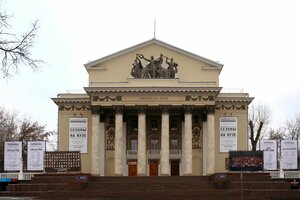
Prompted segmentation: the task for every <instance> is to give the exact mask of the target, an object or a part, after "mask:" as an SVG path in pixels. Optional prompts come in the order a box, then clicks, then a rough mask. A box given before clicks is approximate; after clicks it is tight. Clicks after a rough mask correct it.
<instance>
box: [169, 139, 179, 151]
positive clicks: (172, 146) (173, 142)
mask: <svg viewBox="0 0 300 200" xmlns="http://www.w3.org/2000/svg"><path fill="white" fill-rule="evenodd" d="M170 143H171V144H170V149H179V142H178V139H171V141H170Z"/></svg>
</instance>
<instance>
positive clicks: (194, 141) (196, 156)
mask: <svg viewBox="0 0 300 200" xmlns="http://www.w3.org/2000/svg"><path fill="white" fill-rule="evenodd" d="M85 68H86V70H87V72H88V75H89V83H88V86H87V87H84V90H85V93H83V94H72V93H62V94H58V96H57V98H53V99H52V100H53V101H54V102H55V103H56V104H57V106H58V133H59V141H58V142H59V143H58V144H59V150H60V151H73V150H79V151H81V169H82V172H87V173H92V174H94V175H100V176H178V175H179V176H184V175H208V174H213V173H215V172H225V171H227V167H226V162H227V159H228V152H229V151H236V150H246V149H247V115H248V105H249V104H250V103H251V101H252V100H253V98H251V97H249V95H248V94H247V93H222V92H221V90H222V87H220V86H219V75H220V73H221V71H222V68H223V65H222V64H220V63H218V62H214V61H212V60H209V59H206V58H203V57H201V56H198V55H195V54H192V53H190V52H187V51H185V50H182V49H179V48H176V47H174V46H172V45H169V44H167V43H164V42H162V41H159V40H157V39H152V40H149V41H146V42H144V43H141V44H138V45H136V46H133V47H130V48H127V49H125V50H122V51H119V52H117V53H115V54H112V55H109V56H106V57H104V58H101V59H98V60H95V61H92V62H89V63H87V64H85ZM233 78H234V77H233Z"/></svg>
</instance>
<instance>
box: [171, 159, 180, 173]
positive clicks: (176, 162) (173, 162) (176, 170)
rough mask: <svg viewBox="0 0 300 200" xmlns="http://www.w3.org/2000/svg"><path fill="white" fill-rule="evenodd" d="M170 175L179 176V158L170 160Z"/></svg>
mask: <svg viewBox="0 0 300 200" xmlns="http://www.w3.org/2000/svg"><path fill="white" fill-rule="evenodd" d="M171 176H179V160H171Z"/></svg>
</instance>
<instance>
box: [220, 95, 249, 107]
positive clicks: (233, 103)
mask: <svg viewBox="0 0 300 200" xmlns="http://www.w3.org/2000/svg"><path fill="white" fill-rule="evenodd" d="M253 99H254V98H252V97H248V96H244V97H241V96H239V97H233V96H230V97H217V98H216V110H247V108H248V105H249V104H250V103H251V102H252V100H253Z"/></svg>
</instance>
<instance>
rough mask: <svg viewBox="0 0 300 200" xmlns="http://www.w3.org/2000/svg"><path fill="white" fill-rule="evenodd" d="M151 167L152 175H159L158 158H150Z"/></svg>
mask: <svg viewBox="0 0 300 200" xmlns="http://www.w3.org/2000/svg"><path fill="white" fill-rule="evenodd" d="M149 168H150V176H158V161H157V160H150V164H149Z"/></svg>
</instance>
